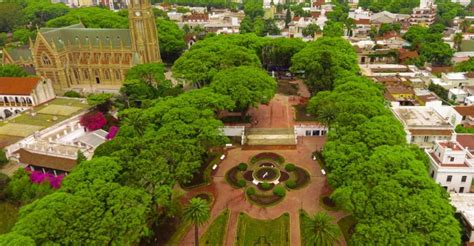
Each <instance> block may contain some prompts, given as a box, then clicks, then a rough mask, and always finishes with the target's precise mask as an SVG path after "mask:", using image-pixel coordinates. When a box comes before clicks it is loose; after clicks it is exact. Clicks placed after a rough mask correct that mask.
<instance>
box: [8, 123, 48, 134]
mask: <svg viewBox="0 0 474 246" xmlns="http://www.w3.org/2000/svg"><path fill="white" fill-rule="evenodd" d="M42 128H43V127H41V126H34V125H27V124H17V123H9V124H7V125H4V126H2V127H0V135H9V136H18V137H27V136H29V135H31V134H32V133H34V132H35V131H38V130H41V129H42Z"/></svg>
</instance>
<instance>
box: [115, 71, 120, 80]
mask: <svg viewBox="0 0 474 246" xmlns="http://www.w3.org/2000/svg"><path fill="white" fill-rule="evenodd" d="M120 77H121V76H120V71H119V70H115V79H117V80H120Z"/></svg>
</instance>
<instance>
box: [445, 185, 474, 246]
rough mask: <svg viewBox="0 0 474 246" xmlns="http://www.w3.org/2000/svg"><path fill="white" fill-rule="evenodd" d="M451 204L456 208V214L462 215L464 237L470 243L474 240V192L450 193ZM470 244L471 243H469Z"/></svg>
mask: <svg viewBox="0 0 474 246" xmlns="http://www.w3.org/2000/svg"><path fill="white" fill-rule="evenodd" d="M449 196H450V200H451V205H453V206H454V207H455V208H456V214H459V215H460V216H459V217H460V222H461V225H462V227H463V229H464V230H463V232H462V233H463V235H462V238H466V239H467V241H468V242H469V243H473V242H474V194H472V193H471V194H468V193H450V194H449ZM467 245H470V244H467Z"/></svg>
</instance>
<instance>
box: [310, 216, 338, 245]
mask: <svg viewBox="0 0 474 246" xmlns="http://www.w3.org/2000/svg"><path fill="white" fill-rule="evenodd" d="M302 219H303V223H302V228H301V230H302V235H303V237H304V239H305V244H306V245H321V246H331V245H334V244H336V243H337V242H338V241H339V235H340V234H341V231H340V230H339V226H337V225H335V224H334V223H333V218H332V217H331V216H329V215H328V214H327V213H326V212H325V211H323V212H319V213H316V214H315V215H313V216H312V217H308V216H306V215H305V216H303V218H302Z"/></svg>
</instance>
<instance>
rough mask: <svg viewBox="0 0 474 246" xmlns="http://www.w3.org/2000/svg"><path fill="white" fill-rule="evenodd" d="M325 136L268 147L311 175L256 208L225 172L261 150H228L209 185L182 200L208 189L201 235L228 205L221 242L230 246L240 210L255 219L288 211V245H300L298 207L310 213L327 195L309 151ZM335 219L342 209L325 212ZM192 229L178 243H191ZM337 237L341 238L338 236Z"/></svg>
mask: <svg viewBox="0 0 474 246" xmlns="http://www.w3.org/2000/svg"><path fill="white" fill-rule="evenodd" d="M325 141H326V138H325V137H300V138H299V139H298V145H297V148H296V149H295V150H272V152H275V153H277V154H280V155H282V156H284V157H285V159H286V162H291V163H295V164H296V165H297V166H299V167H302V168H305V169H306V170H308V171H309V172H310V174H311V181H310V184H309V185H307V186H306V187H304V188H302V189H300V190H292V191H289V192H287V195H286V197H285V198H284V200H283V201H282V202H280V203H278V204H276V205H275V206H272V207H265V208H263V207H259V206H256V205H252V204H251V203H249V202H247V201H246V198H245V194H244V189H234V188H232V187H231V186H230V185H229V184H227V183H226V181H225V178H224V175H225V173H226V172H227V171H228V170H229V169H230V168H232V167H234V166H235V165H237V164H238V163H240V162H247V161H248V160H249V158H251V157H252V156H254V155H256V154H258V153H260V152H263V151H260V150H242V149H241V148H235V149H232V150H230V151H229V152H228V155H227V157H226V159H225V160H224V161H222V162H221V163H220V164H219V168H218V170H217V173H216V174H215V176H214V177H213V181H212V183H211V185H208V186H205V187H201V188H197V189H195V190H192V191H191V192H188V193H187V194H186V195H185V196H184V197H183V201H187V200H188V199H190V198H191V197H193V196H194V195H196V194H199V193H202V192H210V193H212V194H213V196H214V198H215V202H214V204H213V206H212V210H211V219H210V220H209V222H208V223H206V224H205V225H203V226H202V227H201V229H200V234H201V235H202V234H203V233H204V232H205V231H206V229H207V227H208V226H209V224H210V223H211V222H212V221H213V220H214V219H215V218H216V217H217V216H218V215H219V213H220V212H222V211H223V210H225V209H226V208H228V209H229V210H230V212H231V216H230V221H229V226H228V231H227V235H226V240H225V245H233V242H234V239H235V236H236V233H237V218H238V215H239V213H240V212H245V213H247V214H248V215H250V216H251V217H253V218H256V219H275V218H277V217H279V216H281V215H282V214H283V213H285V212H288V213H289V214H290V228H291V230H290V234H291V235H290V239H291V241H290V242H291V245H300V228H299V216H298V215H299V214H298V212H299V210H300V209H304V210H305V211H307V212H308V213H310V214H313V213H315V212H318V211H322V210H323V208H321V207H320V205H319V198H320V197H321V195H322V194H327V193H328V192H329V188H328V187H327V185H326V177H325V176H323V175H322V174H321V169H320V167H319V165H318V164H317V162H315V161H313V160H312V156H311V153H312V152H313V151H314V150H316V149H319V148H320V147H322V146H323V144H324V143H325ZM328 212H329V214H330V215H331V216H333V217H335V218H336V220H339V219H341V218H342V217H344V215H345V214H344V213H343V212H333V211H328ZM193 233H194V230H190V231H189V232H188V233H187V234H186V236H185V237H184V238H183V240H182V242H181V245H193V244H194V237H193V235H194V234H193ZM341 240H344V239H343V238H342V237H341Z"/></svg>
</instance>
